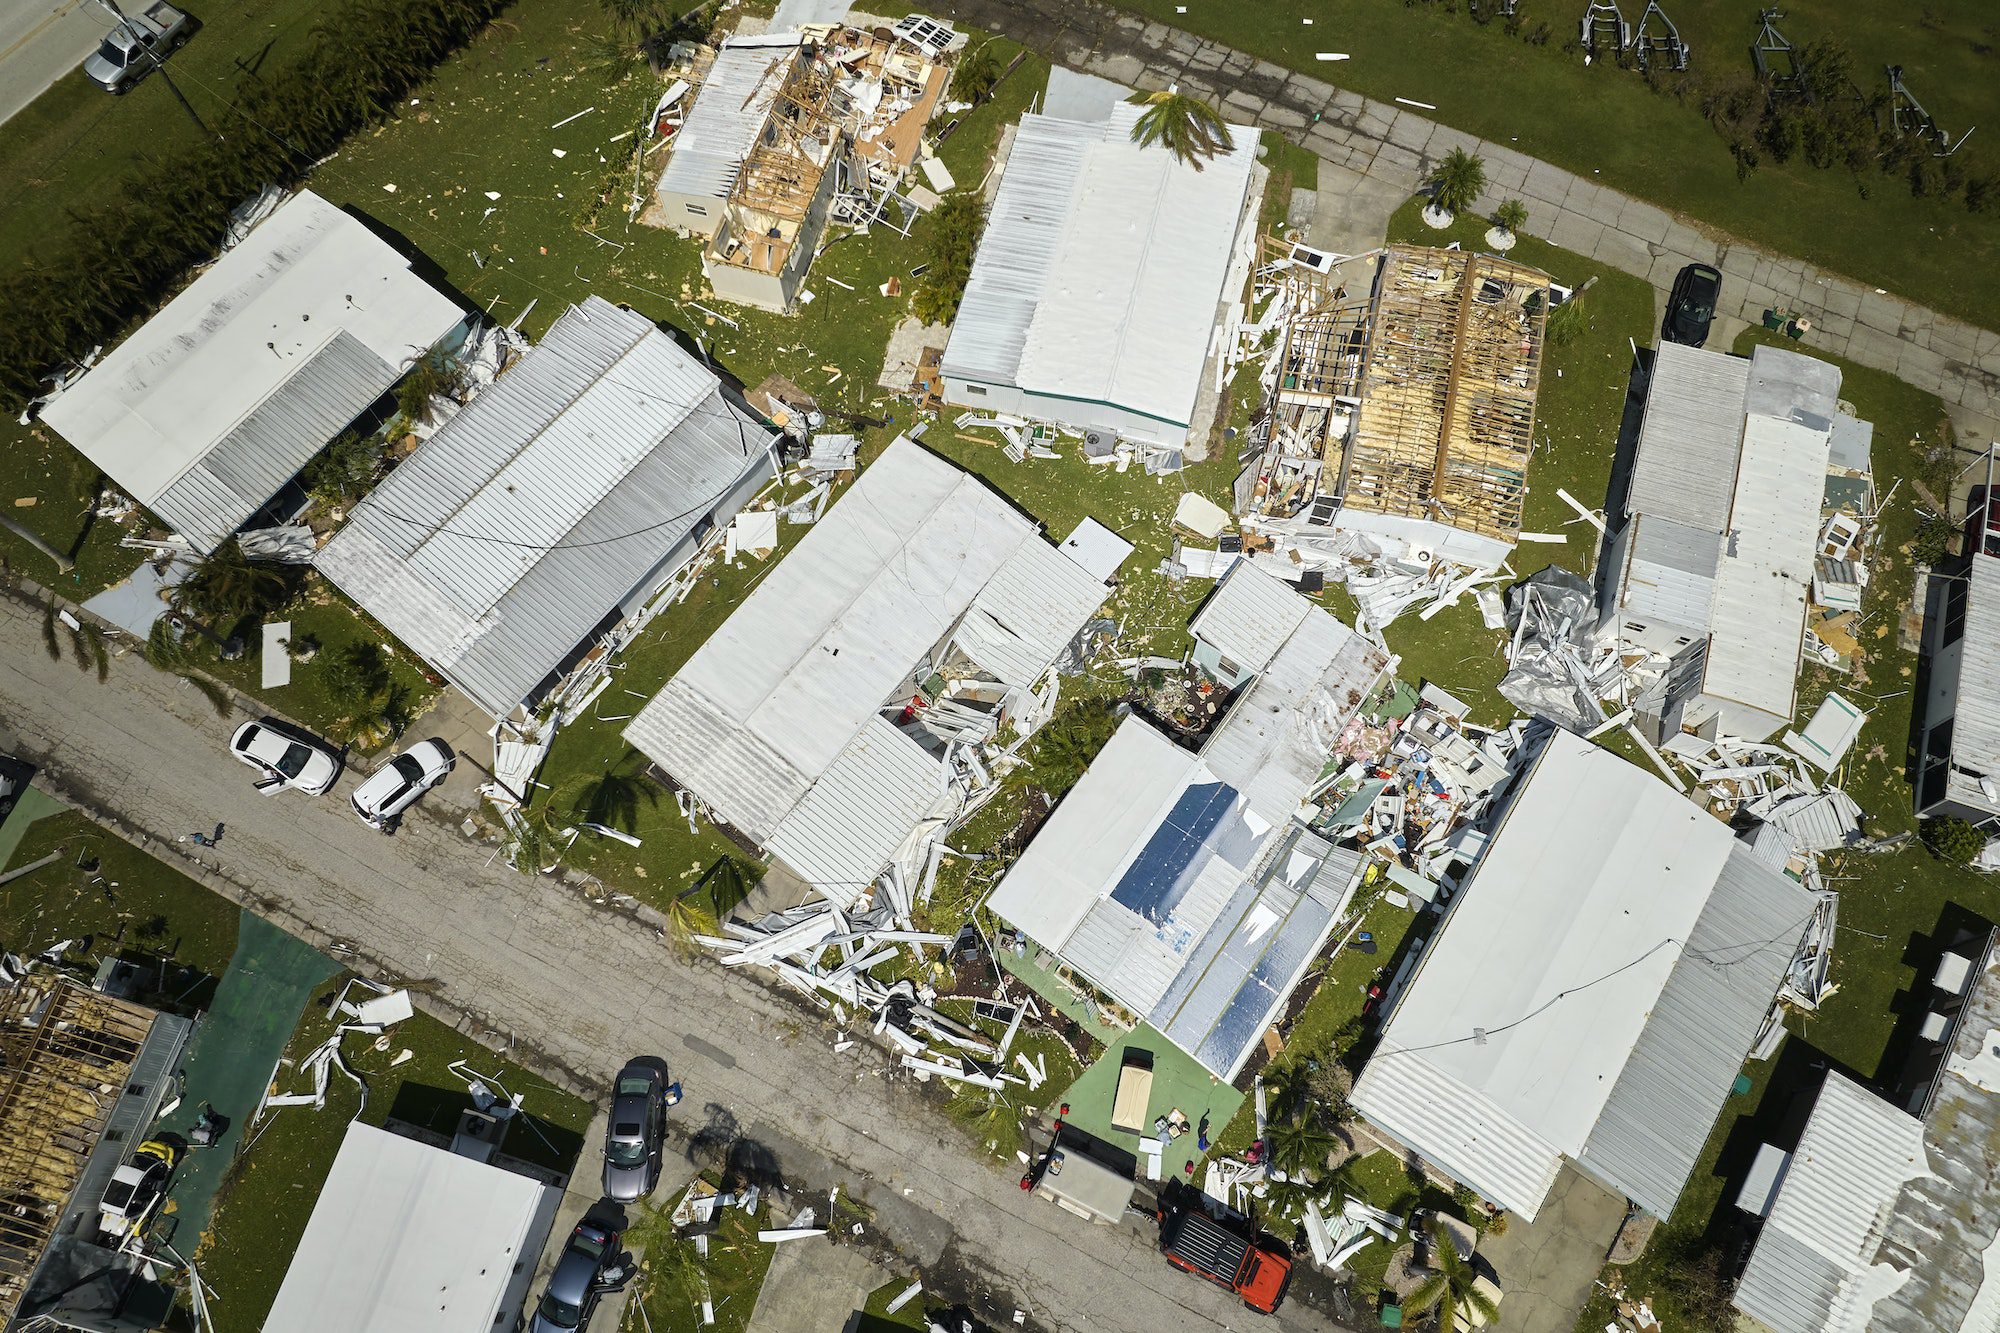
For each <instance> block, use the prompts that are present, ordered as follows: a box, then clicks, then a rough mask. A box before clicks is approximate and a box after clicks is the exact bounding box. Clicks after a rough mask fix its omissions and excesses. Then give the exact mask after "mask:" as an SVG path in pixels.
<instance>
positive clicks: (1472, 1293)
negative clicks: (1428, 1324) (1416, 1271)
mask: <svg viewBox="0 0 2000 1333" xmlns="http://www.w3.org/2000/svg"><path fill="white" fill-rule="evenodd" d="M1431 1256H1432V1262H1433V1263H1435V1264H1436V1265H1437V1268H1436V1271H1434V1272H1433V1273H1432V1274H1431V1275H1430V1276H1429V1277H1427V1278H1425V1279H1424V1280H1423V1281H1422V1282H1420V1283H1418V1284H1417V1289H1416V1290H1415V1291H1413V1292H1411V1293H1410V1296H1409V1299H1408V1300H1406V1301H1404V1302H1403V1308H1404V1309H1406V1310H1408V1311H1410V1312H1411V1313H1413V1314H1422V1313H1423V1312H1424V1311H1426V1310H1437V1311H1438V1327H1439V1328H1440V1329H1441V1330H1443V1333H1452V1330H1453V1329H1456V1328H1457V1327H1458V1323H1459V1320H1460V1319H1463V1318H1465V1317H1466V1316H1467V1315H1474V1316H1477V1317H1478V1318H1479V1319H1481V1320H1484V1321H1486V1322H1487V1323H1491V1322H1492V1321H1493V1320H1495V1319H1498V1318H1499V1317H1500V1307H1499V1306H1498V1305H1496V1304H1495V1303H1494V1302H1493V1299H1492V1298H1491V1297H1490V1296H1488V1295H1486V1293H1485V1292H1482V1291H1480V1290H1479V1287H1478V1282H1479V1270H1478V1269H1477V1268H1474V1267H1473V1265H1472V1261H1471V1260H1470V1259H1461V1258H1459V1257H1458V1247H1457V1245H1456V1243H1455V1242H1454V1241H1453V1240H1452V1238H1451V1233H1450V1232H1449V1231H1446V1230H1445V1228H1444V1224H1443V1223H1441V1222H1438V1221H1436V1220H1435V1219H1433V1220H1432V1222H1431ZM1468 1322H1470V1321H1469V1320H1468Z"/></svg>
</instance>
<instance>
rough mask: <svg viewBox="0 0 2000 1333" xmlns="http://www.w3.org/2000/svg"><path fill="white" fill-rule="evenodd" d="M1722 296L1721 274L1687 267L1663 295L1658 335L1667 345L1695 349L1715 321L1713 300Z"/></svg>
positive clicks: (1701, 268) (1706, 269)
mask: <svg viewBox="0 0 2000 1333" xmlns="http://www.w3.org/2000/svg"><path fill="white" fill-rule="evenodd" d="M1721 295H1722V275H1721V274H1720V273H1717V272H1716V271H1715V270H1714V269H1712V268H1710V267H1709V266H1708V265H1706V264H1689V265H1688V266H1687V267H1686V268H1684V269H1682V270H1681V271H1680V275H1679V276H1678V277H1676V278H1675V279H1674V289H1673V291H1672V292H1671V293H1669V294H1668V296H1667V318H1666V321H1665V322H1664V323H1663V324H1661V325H1660V336H1661V337H1662V338H1664V339H1666V340H1667V341H1668V342H1670V343H1681V344H1683V345H1684V346H1688V347H1699V346H1701V345H1702V344H1703V343H1705V342H1707V341H1708V326H1709V325H1710V324H1711V323H1713V322H1714V320H1715V301H1716V298H1717V297H1719V296H1721Z"/></svg>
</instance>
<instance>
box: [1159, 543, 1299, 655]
mask: <svg viewBox="0 0 2000 1333" xmlns="http://www.w3.org/2000/svg"><path fill="white" fill-rule="evenodd" d="M1312 609H1313V607H1312V603H1311V602H1308V601H1307V600H1306V599H1305V598H1303V597H1301V596H1299V594H1298V592H1297V591H1296V590H1295V589H1294V588H1293V587H1292V586H1291V585H1290V584H1288V583H1286V582H1285V581H1284V580H1283V579H1281V578H1279V577H1277V576H1276V575H1275V574H1267V573H1265V572H1264V571H1263V570H1261V569H1258V568H1257V567H1256V566H1255V565H1253V564H1252V563H1251V562H1250V561H1248V560H1238V561H1237V562H1236V563H1235V564H1234V565H1232V566H1231V567H1230V569H1229V572H1228V573H1226V574H1224V575H1223V576H1222V579H1221V581H1220V582H1219V583H1217V584H1216V585H1215V591H1214V592H1213V593H1211V594H1210V595H1209V598H1208V600H1207V601H1206V602H1204V603H1203V604H1202V608H1201V610H1199V611H1197V612H1196V613H1195V616H1194V619H1193V620H1190V621H1189V622H1188V631H1189V632H1190V633H1191V634H1193V635H1194V636H1195V637H1196V638H1197V639H1201V640H1204V641H1205V642H1207V643H1208V644H1209V645H1211V646H1212V647H1214V648H1215V649H1216V650H1217V651H1218V652H1220V653H1221V654H1222V655H1223V656H1224V657H1227V658H1228V659H1229V660H1230V661H1231V662H1233V663H1235V664H1236V665H1237V666H1238V667H1240V668H1242V669H1243V670H1245V671H1262V670H1263V669H1264V668H1265V667H1267V666H1269V665H1270V664H1271V659H1272V658H1273V657H1275V656H1277V653H1278V649H1280V648H1282V647H1283V646H1284V644H1285V641H1286V640H1287V639H1289V638H1291V637H1292V631H1293V630H1296V629H1297V628H1298V627H1299V625H1300V623H1301V622H1302V621H1304V620H1305V618H1306V617H1307V616H1308V615H1309V614H1311V612H1312Z"/></svg>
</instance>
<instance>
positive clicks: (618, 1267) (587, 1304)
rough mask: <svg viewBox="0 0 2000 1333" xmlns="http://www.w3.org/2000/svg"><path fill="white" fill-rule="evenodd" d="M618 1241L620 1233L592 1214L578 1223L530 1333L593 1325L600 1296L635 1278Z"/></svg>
mask: <svg viewBox="0 0 2000 1333" xmlns="http://www.w3.org/2000/svg"><path fill="white" fill-rule="evenodd" d="M618 1241H619V1233H618V1232H616V1231H613V1230H611V1229H610V1228H609V1227H606V1226H604V1225H602V1224H600V1223H597V1222H593V1221H591V1220H590V1219H589V1218H588V1217H586V1218H585V1219H584V1220H583V1221H581V1222H579V1223H577V1224H576V1230H575V1231H572V1232H571V1233H570V1237H569V1244H567V1245H565V1246H563V1252H562V1254H561V1255H560V1256H559V1257H558V1258H557V1259H556V1267H555V1271H554V1272H553V1273H550V1274H549V1285H548V1286H546V1287H544V1288H543V1289H542V1299H541V1300H540V1301H538V1302H537V1303H536V1305H535V1313H534V1315H533V1317H532V1318H530V1319H529V1320H528V1329H527V1333H578V1331H579V1330H581V1329H584V1328H586V1327H588V1326H589V1324H590V1316H591V1312H592V1311H594V1310H596V1309H597V1298H598V1297H599V1296H601V1295H603V1294H604V1293H605V1292H609V1291H618V1290H620V1289H622V1288H623V1286H624V1285H625V1283H626V1282H627V1281H628V1280H629V1279H630V1277H631V1270H630V1267H629V1266H628V1265H627V1264H626V1263H625V1261H624V1256H623V1254H622V1253H621V1252H620V1250H619V1248H618Z"/></svg>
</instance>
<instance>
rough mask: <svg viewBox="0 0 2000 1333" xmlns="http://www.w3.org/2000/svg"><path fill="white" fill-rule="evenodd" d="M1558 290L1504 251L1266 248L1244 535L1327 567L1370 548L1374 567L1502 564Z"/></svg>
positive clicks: (1519, 496) (1242, 483) (1515, 518)
mask: <svg viewBox="0 0 2000 1333" xmlns="http://www.w3.org/2000/svg"><path fill="white" fill-rule="evenodd" d="M1549 293H1550V284H1549V278H1548V275H1547V274H1545V273H1542V272H1540V271H1538V270H1536V269H1532V268H1529V267H1528V266H1526V265H1524V264H1518V263H1515V262H1513V261H1512V260H1508V259H1503V258H1500V257H1498V256H1495V255H1484V254H1474V253H1472V252H1470V251H1463V250H1438V249H1432V248H1427V247H1421V246H1402V245H1396V246H1390V247H1389V248H1388V249H1386V250H1384V251H1381V252H1379V253H1376V254H1369V255H1361V256H1354V257H1351V258H1348V259H1345V260H1340V261H1336V257H1335V256H1331V255H1327V254H1323V253H1321V252H1318V251H1312V250H1308V249H1305V248H1304V247H1292V246H1285V247H1282V249H1281V250H1277V251H1273V250H1271V249H1269V248H1268V247H1267V251H1266V253H1265V255H1264V259H1263V262H1262V263H1261V264H1260V266H1259V270H1258V277H1257V286H1256V289H1255V292H1254V295H1255V296H1256V298H1257V299H1258V300H1268V301H1269V304H1268V305H1267V306H1266V308H1265V309H1264V311H1263V313H1262V314H1261V315H1260V316H1259V318H1258V321H1257V322H1256V324H1254V325H1253V326H1251V327H1250V328H1249V329H1247V330H1246V331H1247V332H1250V333H1252V334H1254V335H1256V336H1258V337H1263V336H1265V335H1267V334H1275V337H1274V338H1273V341H1272V345H1271V347H1270V349H1269V351H1268V352H1267V353H1266V362H1265V367H1264V372H1263V383H1264V391H1265V400H1264V407H1263V410H1262V412H1261V413H1260V419H1259V421H1258V423H1257V432H1258V435H1259V437H1260V438H1261V443H1262V447H1261V449H1259V450H1257V451H1256V452H1255V453H1254V454H1253V456H1252V457H1251V458H1250V461H1249V463H1248V466H1246V468H1245V469H1244V471H1243V472H1242V474H1241V475H1240V476H1239V477H1238V479H1237V488H1236V489H1237V494H1236V499H1237V509H1238V511H1239V513H1241V514H1242V515H1243V516H1244V519H1245V527H1246V528H1247V529H1249V530H1251V531H1252V532H1254V533H1257V534H1259V535H1261V536H1262V537H1264V538H1265V539H1267V540H1269V541H1271V542H1272V543H1274V544H1275V545H1277V546H1278V547H1279V548H1281V549H1283V548H1291V549H1294V550H1296V551H1297V552H1298V553H1299V556H1300V558H1301V559H1302V560H1305V561H1310V562H1312V563H1314V564H1316V565H1317V566H1318V567H1322V568H1324V567H1326V566H1327V565H1329V564H1338V563H1341V562H1342V561H1343V559H1344V558H1345V557H1347V556H1349V555H1351V554H1354V553H1355V552H1354V551H1353V550H1352V546H1353V543H1352V541H1351V538H1352V537H1354V536H1357V535H1358V536H1360V537H1361V538H1362V539H1363V541H1362V544H1361V546H1362V549H1361V550H1360V552H1359V553H1360V554H1361V555H1363V556H1364V557H1375V558H1380V557H1383V556H1393V557H1399V558H1414V559H1415V560H1416V562H1417V563H1418V564H1420V565H1428V564H1430V563H1432V562H1433V561H1434V560H1443V561H1448V562H1450V563H1453V564H1458V565H1465V566H1470V567H1472V568H1475V569H1493V568H1496V567H1498V566H1499V565H1500V563H1501V562H1502V561H1504V560H1505V559H1506V558H1507V556H1508V554H1509V552H1511V551H1512V550H1513V548H1514V546H1515V543H1516V542H1517V540H1518V539H1519V537H1520V532H1521V506H1522V501H1523V498H1524V497H1525V495H1526V493H1527V489H1528V459H1529V455H1530V453H1531V452H1532V447H1533V444H1534V427H1535V398H1536V393H1537V390H1538V387H1539V384H1540V379H1541V352H1542V334H1543V325H1544V323H1545V321H1546V319H1547V315H1548V306H1549Z"/></svg>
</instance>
